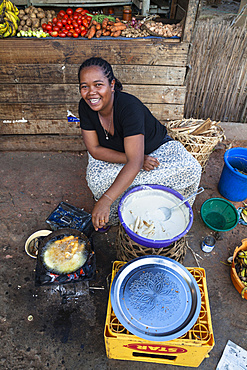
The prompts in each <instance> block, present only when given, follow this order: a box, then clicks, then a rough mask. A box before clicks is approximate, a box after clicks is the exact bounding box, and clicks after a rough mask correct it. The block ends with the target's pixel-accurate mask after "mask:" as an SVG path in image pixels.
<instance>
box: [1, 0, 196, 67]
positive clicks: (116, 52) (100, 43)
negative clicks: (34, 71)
mask: <svg viewBox="0 0 247 370" xmlns="http://www.w3.org/2000/svg"><path fill="white" fill-rule="evenodd" d="M194 1H195V0H194ZM188 47H189V45H188V44H187V43H172V42H171V43H170V42H169V39H161V38H152V39H126V40H119V39H117V40H115V39H114V40H109V39H107V40H105V39H102V40H101V39H96V38H95V39H92V40H88V39H71V38H68V39H62V38H56V40H54V39H50V38H49V39H48V38H47V39H46V38H45V39H38V38H37V39H35V38H33V39H32V38H31V39H20V38H10V39H7V38H6V39H2V40H0V49H1V50H4V53H1V54H0V65H3V64H16V65H20V64H29V63H32V64H37V65H38V64H40V63H42V64H63V65H64V66H66V64H81V63H82V62H83V60H85V59H86V58H89V57H92V56H99V55H100V56H101V57H102V58H105V59H106V60H108V62H109V63H111V64H118V65H126V64H127V65H140V64H141V65H150V66H151V65H167V66H176V67H180V66H186V63H187V54H188Z"/></svg>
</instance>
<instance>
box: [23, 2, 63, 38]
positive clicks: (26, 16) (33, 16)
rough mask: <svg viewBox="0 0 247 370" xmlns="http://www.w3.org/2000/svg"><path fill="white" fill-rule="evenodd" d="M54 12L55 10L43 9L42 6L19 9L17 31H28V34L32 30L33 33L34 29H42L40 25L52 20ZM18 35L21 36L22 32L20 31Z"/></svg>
mask: <svg viewBox="0 0 247 370" xmlns="http://www.w3.org/2000/svg"><path fill="white" fill-rule="evenodd" d="M55 14H56V13H55V10H43V9H42V8H36V7H35V6H29V7H27V8H25V9H20V11H19V18H20V24H19V27H18V31H19V32H20V31H25V32H28V31H29V34H30V31H33V32H34V33H35V32H36V31H43V29H42V27H41V25H42V24H43V23H46V22H52V19H53V17H54V16H55ZM20 35H21V36H23V35H24V34H23V32H22V33H20ZM18 36H19V35H18Z"/></svg>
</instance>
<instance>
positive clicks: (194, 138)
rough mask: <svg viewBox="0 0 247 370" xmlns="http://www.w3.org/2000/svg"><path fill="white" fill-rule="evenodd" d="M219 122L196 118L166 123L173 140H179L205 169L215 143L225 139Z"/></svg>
mask: <svg viewBox="0 0 247 370" xmlns="http://www.w3.org/2000/svg"><path fill="white" fill-rule="evenodd" d="M219 123H220V122H218V123H217V122H215V121H211V120H210V119H209V118H208V119H207V120H198V119H183V120H178V121H170V122H168V123H167V124H166V128H167V133H168V135H169V136H171V137H172V138H173V139H174V140H178V141H180V142H181V143H182V144H183V145H184V147H185V148H186V149H187V150H188V152H190V153H191V154H192V155H193V157H195V158H196V159H197V161H198V162H199V163H200V165H201V166H202V170H203V171H204V170H205V167H206V164H207V162H208V159H209V156H210V154H211V153H212V152H213V150H214V148H215V147H216V145H217V144H218V143H219V142H220V141H222V140H223V139H225V135H224V130H223V129H222V127H221V126H219Z"/></svg>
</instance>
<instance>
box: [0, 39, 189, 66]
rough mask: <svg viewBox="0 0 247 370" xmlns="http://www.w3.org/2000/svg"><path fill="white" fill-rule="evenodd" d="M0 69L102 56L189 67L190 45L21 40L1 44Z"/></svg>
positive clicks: (154, 41) (130, 62)
mask: <svg viewBox="0 0 247 370" xmlns="http://www.w3.org/2000/svg"><path fill="white" fill-rule="evenodd" d="M0 49H1V50H4V52H3V53H1V54H0V65H4V64H14V65H20V64H30V63H31V64H35V65H36V66H38V65H39V64H40V63H42V64H60V65H64V66H66V65H67V64H69V65H73V64H81V63H82V62H83V61H84V60H85V59H87V58H89V57H92V56H101V57H102V58H104V59H107V61H108V62H109V63H111V64H113V65H114V64H118V65H147V66H152V65H160V66H162V65H167V66H186V62H187V53H188V45H187V44H184V43H172V42H169V39H163V38H150V39H147V38H146V39H145V38H144V39H131V40H129V39H127V40H100V39H92V40H88V39H85V40H81V39H73V38H72V39H71V38H68V39H62V38H57V39H56V40H51V39H42V40H41V39H38V38H36V39H35V38H31V39H29V40H27V39H20V38H10V39H2V40H0Z"/></svg>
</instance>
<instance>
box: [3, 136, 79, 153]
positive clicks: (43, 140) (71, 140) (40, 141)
mask: <svg viewBox="0 0 247 370" xmlns="http://www.w3.org/2000/svg"><path fill="white" fill-rule="evenodd" d="M18 150H19V151H32V152H33V151H39V152H45V151H47V152H51V151H64V152H69V151H72V152H82V151H85V150H86V147H85V144H84V142H83V140H82V137H81V135H71V136H70V135H67V136H65V135H11V136H8V135H2V136H0V151H18Z"/></svg>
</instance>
